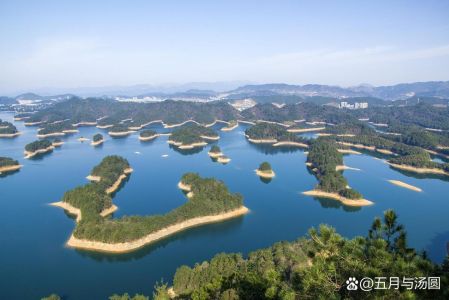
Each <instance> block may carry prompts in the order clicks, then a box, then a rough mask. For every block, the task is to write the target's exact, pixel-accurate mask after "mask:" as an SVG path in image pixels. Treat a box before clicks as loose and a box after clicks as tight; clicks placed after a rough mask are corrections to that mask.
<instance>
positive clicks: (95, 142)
mask: <svg viewBox="0 0 449 300" xmlns="http://www.w3.org/2000/svg"><path fill="white" fill-rule="evenodd" d="M103 143H104V138H103V135H102V134H101V133H97V134H95V135H94V136H93V137H92V142H91V143H90V144H91V145H92V146H94V147H96V146H99V145H101V144H103Z"/></svg>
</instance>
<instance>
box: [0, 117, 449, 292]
mask: <svg viewBox="0 0 449 300" xmlns="http://www.w3.org/2000/svg"><path fill="white" fill-rule="evenodd" d="M0 118H1V119H5V120H12V115H11V114H8V113H1V114H0ZM15 124H16V126H17V127H18V128H19V130H20V131H22V132H23V135H21V136H20V137H18V138H15V139H0V156H9V157H13V158H15V159H18V160H19V161H20V163H21V164H23V165H24V167H23V168H22V170H21V171H19V172H16V173H14V174H11V175H8V176H6V177H0V212H1V217H0V291H1V295H2V297H4V299H39V298H40V297H42V296H44V295H48V294H50V293H58V294H60V295H62V296H65V297H67V298H66V299H69V300H70V299H107V297H108V296H109V295H111V294H113V293H124V292H129V293H136V292H139V293H144V294H147V295H151V293H152V289H153V286H154V284H155V282H156V281H160V280H161V279H163V280H164V281H168V282H170V280H171V278H172V276H173V274H174V272H175V271H176V268H177V267H179V266H180V265H182V264H188V265H192V264H194V263H195V262H200V261H203V260H207V259H210V258H211V257H213V256H214V255H215V254H216V253H219V252H242V253H244V254H247V253H248V252H250V251H252V250H255V249H258V248H261V247H267V246H269V245H271V244H273V243H275V242H277V241H280V240H290V241H291V240H295V239H297V238H298V237H300V236H303V235H305V234H306V233H307V230H308V229H309V228H310V227H312V226H318V225H319V224H321V223H327V224H330V225H332V226H334V227H335V228H336V229H337V230H338V232H339V233H341V234H342V235H344V236H347V237H353V236H355V235H366V233H367V231H368V228H369V226H370V225H371V223H372V220H373V219H374V217H375V216H380V215H381V214H382V213H383V211H385V210H386V209H389V208H393V209H394V210H395V211H396V212H397V213H398V214H399V221H400V222H402V223H403V224H405V226H406V229H407V232H408V237H409V243H410V244H411V246H413V247H417V248H418V249H420V250H426V251H427V252H428V254H429V256H430V257H431V258H432V259H433V260H435V261H438V262H439V261H441V260H442V259H443V257H444V255H445V253H446V243H447V241H448V240H449V218H447V216H448V212H449V201H447V195H448V194H449V182H448V181H445V180H444V179H443V178H439V177H433V178H428V177H427V178H426V177H423V176H416V175H413V174H407V173H400V172H398V171H396V170H393V169H391V168H390V167H389V166H388V165H387V164H385V163H384V162H383V161H382V160H380V159H378V158H375V157H373V156H370V155H367V154H363V155H348V156H345V164H346V165H349V166H351V167H355V168H359V169H361V171H351V170H349V171H345V173H344V175H345V176H346V177H347V179H348V181H349V184H350V186H351V187H353V188H355V189H357V190H359V191H360V192H362V193H363V195H364V196H365V198H367V199H370V200H372V201H374V202H375V205H373V206H370V207H364V208H348V207H345V206H342V205H339V204H338V202H335V201H332V200H318V199H314V198H311V197H306V196H303V195H302V194H301V192H302V191H305V190H310V189H311V188H313V186H314V185H315V184H316V179H315V178H314V177H313V176H312V175H311V174H310V173H309V172H308V171H307V169H306V167H305V164H304V163H305V159H306V156H305V155H304V153H303V151H302V150H282V151H281V150H280V149H273V148H271V147H260V146H255V145H252V144H249V143H248V142H247V141H246V140H245V138H244V135H243V131H244V129H245V126H240V127H239V128H238V129H236V130H234V131H231V132H226V133H224V132H220V131H219V133H220V136H221V139H220V140H219V141H218V145H219V146H220V147H221V149H222V151H223V152H224V153H225V154H226V155H227V156H229V157H230V158H231V159H232V161H231V162H230V163H229V164H228V165H221V164H218V163H214V162H213V161H212V160H211V159H210V158H209V157H208V155H207V150H208V149H209V147H206V148H204V149H202V150H198V151H191V152H196V153H191V152H186V153H179V152H177V151H176V150H175V149H173V148H170V147H169V145H168V144H167V143H166V140H167V138H166V137H160V138H158V139H156V140H155V141H152V142H147V143H141V142H140V141H139V140H138V138H137V134H134V135H131V136H129V137H127V138H122V139H112V138H110V137H107V140H106V142H105V144H104V145H103V146H101V147H98V148H94V147H92V146H90V144H89V142H87V143H80V142H78V141H77V140H76V139H77V138H78V137H80V136H85V137H89V138H91V137H92V136H93V135H94V134H95V133H97V132H101V133H103V134H104V135H105V132H104V131H102V130H100V129H97V128H94V127H82V128H80V132H79V133H77V134H74V135H71V136H69V137H66V138H64V140H65V142H66V143H65V144H64V145H63V146H62V147H61V148H60V149H57V150H55V151H54V152H53V153H51V154H48V155H45V156H43V157H42V158H41V159H38V160H25V159H23V154H22V152H23V148H24V145H26V144H27V143H29V142H31V141H33V140H35V139H36V128H29V127H24V126H23V123H21V122H15ZM152 128H153V129H156V130H158V131H162V130H163V129H161V128H160V127H158V126H157V125H156V126H153V127H152ZM216 128H217V129H218V128H219V126H217V127H216ZM105 136H106V135H105ZM109 154H118V155H122V156H124V157H126V158H127V159H128V160H129V162H130V164H131V166H132V167H133V168H134V172H133V173H132V175H131V176H130V178H129V181H128V182H126V184H125V185H124V186H123V188H122V189H121V190H120V191H119V192H118V193H117V194H116V196H115V198H114V203H115V204H116V205H118V206H119V210H118V211H117V212H116V213H115V215H114V217H121V216H123V215H129V214H140V215H145V214H156V213H164V212H168V211H169V210H171V209H173V208H175V207H177V206H179V205H181V204H182V203H184V202H185V201H186V199H185V197H184V195H183V193H182V192H181V191H180V190H179V189H178V188H177V187H176V185H177V183H178V181H179V179H180V177H181V176H182V174H183V173H185V172H190V171H194V172H198V173H200V175H201V176H213V177H216V178H219V179H221V180H223V181H224V182H225V183H226V184H227V185H228V187H229V188H230V190H231V191H232V192H239V193H241V194H242V195H243V196H244V199H245V200H244V201H245V205H246V206H247V207H248V208H249V209H250V210H251V213H250V214H248V215H246V216H244V217H242V218H238V219H234V220H231V221H226V222H223V223H220V224H211V225H207V226H203V227H198V228H194V229H191V230H188V231H186V232H183V233H180V234H177V235H174V236H172V237H170V238H167V239H165V240H163V241H161V242H158V243H156V244H153V245H150V246H148V247H145V248H143V249H141V250H139V251H136V252H133V253H129V254H123V255H105V254H98V253H92V252H86V251H78V250H74V249H70V248H66V247H65V246H64V243H65V241H66V240H67V238H68V237H69V235H70V233H71V231H72V230H73V228H74V221H73V219H71V218H70V217H68V216H67V215H66V214H65V213H64V211H63V210H61V209H59V208H56V207H51V206H48V205H47V204H48V203H50V202H54V201H58V200H60V198H61V197H62V195H63V194H64V192H65V191H67V190H69V189H72V188H74V187H76V186H78V185H81V184H85V183H86V182H87V180H86V179H85V177H86V176H87V175H88V174H89V172H90V170H91V169H92V167H94V166H95V165H97V164H98V163H99V162H100V161H101V160H102V158H103V157H104V156H106V155H109ZM164 154H168V157H166V158H163V157H162V155H164ZM262 161H269V162H270V163H271V165H272V166H273V169H274V171H275V172H276V177H275V178H274V179H273V180H272V181H271V182H268V183H267V182H263V181H262V180H260V179H259V178H258V177H257V176H256V175H255V173H254V169H256V168H257V166H258V165H259V164H260V163H261V162H262ZM388 179H396V180H401V181H404V182H407V183H409V184H412V185H416V186H418V187H420V188H422V189H423V192H422V193H416V192H413V191H410V190H407V189H404V188H401V187H397V186H394V185H392V184H390V183H389V182H388V181H387V180H388Z"/></svg>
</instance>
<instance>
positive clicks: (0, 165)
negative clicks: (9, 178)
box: [0, 157, 22, 174]
mask: <svg viewBox="0 0 449 300" xmlns="http://www.w3.org/2000/svg"><path fill="white" fill-rule="evenodd" d="M21 167H22V165H21V164H19V162H18V161H17V160H15V159H12V158H10V157H0V174H5V173H9V172H14V171H17V170H19V169H20V168H21Z"/></svg>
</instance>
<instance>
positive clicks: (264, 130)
mask: <svg viewBox="0 0 449 300" xmlns="http://www.w3.org/2000/svg"><path fill="white" fill-rule="evenodd" d="M245 134H246V135H247V136H248V137H249V138H250V139H256V140H268V139H269V140H271V139H275V140H277V141H290V142H300V143H305V142H306V140H305V139H303V138H301V137H299V136H297V135H296V134H294V133H291V132H288V131H287V129H286V128H285V127H284V126H281V125H279V124H270V123H265V122H261V123H258V124H256V125H254V126H251V127H250V128H248V129H246V131H245Z"/></svg>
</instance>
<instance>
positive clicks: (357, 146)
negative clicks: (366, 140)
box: [337, 142, 376, 151]
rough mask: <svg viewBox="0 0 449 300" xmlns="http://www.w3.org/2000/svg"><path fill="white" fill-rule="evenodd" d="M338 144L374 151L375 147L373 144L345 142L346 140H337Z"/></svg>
mask: <svg viewBox="0 0 449 300" xmlns="http://www.w3.org/2000/svg"><path fill="white" fill-rule="evenodd" d="M337 143H338V144H340V145H344V146H348V147H354V148H358V149H366V150H370V151H375V150H376V147H374V146H365V145H362V144H353V143H347V142H337Z"/></svg>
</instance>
